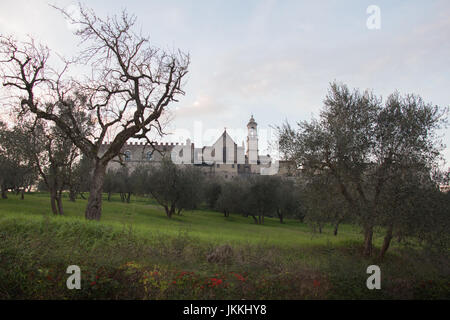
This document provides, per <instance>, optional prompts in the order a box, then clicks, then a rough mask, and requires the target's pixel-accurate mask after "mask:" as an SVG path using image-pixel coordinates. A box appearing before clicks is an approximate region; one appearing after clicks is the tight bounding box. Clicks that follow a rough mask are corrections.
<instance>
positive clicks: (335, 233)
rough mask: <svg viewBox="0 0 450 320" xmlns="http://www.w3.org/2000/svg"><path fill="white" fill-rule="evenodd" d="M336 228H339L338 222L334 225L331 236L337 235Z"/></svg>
mask: <svg viewBox="0 0 450 320" xmlns="http://www.w3.org/2000/svg"><path fill="white" fill-rule="evenodd" d="M338 228H339V222H336V223H335V224H334V231H333V234H334V235H335V236H337V234H338Z"/></svg>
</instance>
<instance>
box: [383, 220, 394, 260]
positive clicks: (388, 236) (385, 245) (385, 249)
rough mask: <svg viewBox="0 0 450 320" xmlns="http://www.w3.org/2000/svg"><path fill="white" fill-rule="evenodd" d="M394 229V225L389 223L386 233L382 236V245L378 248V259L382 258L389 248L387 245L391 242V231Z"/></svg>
mask: <svg viewBox="0 0 450 320" xmlns="http://www.w3.org/2000/svg"><path fill="white" fill-rule="evenodd" d="M393 229H394V225H392V224H391V225H389V227H388V229H387V231H386V235H385V237H384V241H383V245H382V246H381V250H380V259H383V258H384V255H385V254H386V251H387V250H388V249H389V245H390V244H391V240H392V231H393Z"/></svg>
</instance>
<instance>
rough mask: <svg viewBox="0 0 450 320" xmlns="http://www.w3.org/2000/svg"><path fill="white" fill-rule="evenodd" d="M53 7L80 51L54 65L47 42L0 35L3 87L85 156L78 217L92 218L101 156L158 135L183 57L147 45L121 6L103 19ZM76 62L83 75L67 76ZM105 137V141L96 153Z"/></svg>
mask: <svg viewBox="0 0 450 320" xmlns="http://www.w3.org/2000/svg"><path fill="white" fill-rule="evenodd" d="M58 10H59V11H60V12H61V13H62V14H63V15H64V16H65V17H66V18H67V19H68V20H69V21H70V22H71V23H74V24H76V25H77V26H78V29H77V31H76V32H75V34H76V35H77V36H78V37H80V38H81V44H80V46H81V48H82V50H81V52H80V54H79V55H78V56H77V58H76V59H73V60H71V61H66V60H63V67H61V68H59V69H56V68H53V67H52V66H51V63H50V61H51V57H52V55H51V51H50V50H49V49H48V48H47V47H44V46H39V45H36V44H35V43H34V41H33V40H31V41H28V42H19V41H16V40H14V39H13V38H12V37H5V36H2V37H1V38H0V68H1V71H2V76H3V79H4V80H3V85H4V86H6V87H9V88H10V89H12V91H14V92H16V95H13V97H15V99H16V100H15V101H16V103H17V101H19V102H20V106H21V109H20V112H21V113H23V114H26V113H31V114H34V115H35V116H36V117H37V118H41V119H46V120H49V121H53V122H54V123H55V124H56V125H57V126H58V127H59V128H60V129H61V130H62V131H63V132H64V133H65V134H66V136H67V137H68V138H69V139H71V140H72V141H73V143H74V144H75V145H76V146H77V147H79V148H80V150H81V151H82V152H83V153H84V155H85V156H87V157H88V158H90V159H92V160H93V162H94V171H93V176H92V183H91V186H90V193H89V199H88V204H87V207H86V211H85V216H86V218H87V219H96V220H99V219H100V217H101V206H102V186H103V180H104V177H105V173H106V167H107V165H108V163H109V161H111V160H112V159H113V158H114V157H116V156H118V155H119V154H120V152H121V148H122V146H123V145H124V144H125V143H126V141H127V140H128V139H130V138H137V139H146V140H147V143H148V144H150V145H152V142H151V141H150V140H149V139H148V133H149V132H150V131H151V130H153V131H155V132H157V133H159V134H163V130H162V126H161V123H160V119H162V118H161V116H162V115H163V113H164V111H165V110H166V107H167V106H168V105H169V103H171V102H173V101H177V100H176V97H177V96H178V95H182V94H184V91H183V90H182V89H181V88H182V85H183V83H182V80H183V78H184V77H185V75H186V74H187V72H188V71H187V70H188V65H189V60H190V59H189V55H187V54H185V53H183V52H181V51H177V52H173V53H169V52H164V51H162V50H160V49H158V48H155V47H153V46H151V45H150V44H149V40H148V38H147V37H145V36H143V35H141V34H139V33H136V32H135V31H133V27H134V26H135V23H136V17H135V16H133V15H128V14H127V12H126V11H125V10H124V11H122V13H121V15H120V16H113V17H108V18H106V19H101V18H99V17H98V16H97V15H96V14H95V13H94V12H93V11H92V10H90V9H86V8H84V7H82V6H81V5H80V6H79V10H80V15H79V18H78V17H77V18H75V17H73V16H71V15H69V14H68V13H67V12H66V11H64V10H63V9H58ZM59 65H60V64H59ZM77 66H80V68H81V70H83V68H84V70H85V69H86V68H87V66H89V67H88V72H86V73H85V77H83V78H81V77H78V78H74V77H70V76H69V71H71V70H73V69H74V67H77ZM76 70H80V69H76ZM80 97H81V98H80ZM80 110H83V111H85V112H86V113H87V114H88V115H89V116H91V117H92V118H93V119H94V120H95V123H96V127H95V129H96V130H95V131H94V133H93V134H87V130H86V128H85V127H83V125H82V124H80V122H79V121H77V118H76V115H77V114H78V113H79V111H80ZM62 114H64V115H65V116H62ZM67 119H70V120H67ZM108 137H109V139H110V142H109V143H108V146H107V148H106V149H105V150H104V152H102V153H100V152H99V151H100V146H101V145H102V144H103V143H104V142H106V141H107V139H108Z"/></svg>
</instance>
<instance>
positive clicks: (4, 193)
mask: <svg viewBox="0 0 450 320" xmlns="http://www.w3.org/2000/svg"><path fill="white" fill-rule="evenodd" d="M2 199H8V195H7V194H6V188H5V186H3V185H2Z"/></svg>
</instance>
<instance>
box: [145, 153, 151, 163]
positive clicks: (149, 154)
mask: <svg viewBox="0 0 450 320" xmlns="http://www.w3.org/2000/svg"><path fill="white" fill-rule="evenodd" d="M152 153H153V152H151V151H149V152H147V153H146V154H145V159H146V160H147V161H150V160H152V156H153V154H152Z"/></svg>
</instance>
